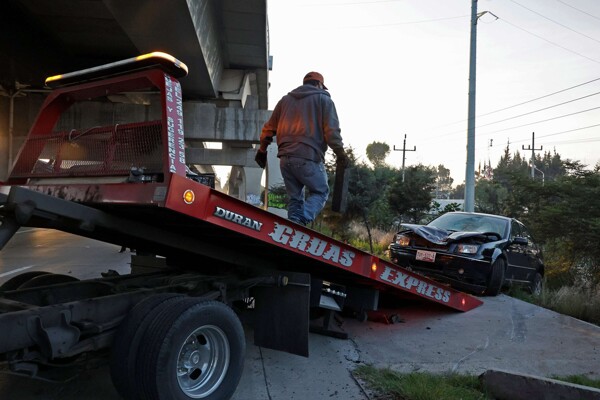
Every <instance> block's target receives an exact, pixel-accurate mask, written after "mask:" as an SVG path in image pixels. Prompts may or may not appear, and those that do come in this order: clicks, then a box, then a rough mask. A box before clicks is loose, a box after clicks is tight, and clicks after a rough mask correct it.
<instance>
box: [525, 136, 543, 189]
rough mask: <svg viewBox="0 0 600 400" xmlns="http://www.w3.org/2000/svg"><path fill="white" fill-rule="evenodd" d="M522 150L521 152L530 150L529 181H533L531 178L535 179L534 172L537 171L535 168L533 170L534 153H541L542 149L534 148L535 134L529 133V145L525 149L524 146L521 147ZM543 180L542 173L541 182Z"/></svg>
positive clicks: (541, 147)
mask: <svg viewBox="0 0 600 400" xmlns="http://www.w3.org/2000/svg"><path fill="white" fill-rule="evenodd" d="M522 148H523V150H531V179H533V178H535V170H536V169H537V168H535V152H536V151H542V150H543V149H544V146H540V148H539V149H536V148H535V132H531V145H527V148H525V145H523V146H522ZM538 171H539V170H538ZM540 172H542V171H540ZM543 180H544V178H543V173H542V181H543Z"/></svg>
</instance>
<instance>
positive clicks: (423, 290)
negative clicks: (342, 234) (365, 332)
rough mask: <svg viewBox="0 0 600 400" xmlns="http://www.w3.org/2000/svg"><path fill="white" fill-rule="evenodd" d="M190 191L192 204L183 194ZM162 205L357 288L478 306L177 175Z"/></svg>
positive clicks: (460, 307) (458, 306)
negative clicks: (298, 258) (342, 277)
mask: <svg viewBox="0 0 600 400" xmlns="http://www.w3.org/2000/svg"><path fill="white" fill-rule="evenodd" d="M190 191H191V192H192V193H193V201H189V199H190V198H191V197H190V195H189V194H188V195H187V196H186V192H190ZM186 199H187V201H186ZM165 207H167V208H169V209H172V210H174V211H177V212H179V213H182V214H185V215H188V216H189V217H191V218H197V219H202V220H205V221H207V222H210V223H212V224H215V225H218V226H222V227H224V228H227V229H231V230H234V231H236V232H237V233H238V234H239V235H245V236H249V237H252V238H255V239H258V240H260V241H262V242H264V243H267V244H269V245H272V246H277V247H279V248H283V249H286V250H288V251H290V252H293V253H296V254H300V255H302V256H303V257H308V258H311V259H313V260H316V261H318V262H319V263H322V264H323V267H327V268H331V267H333V268H337V269H340V270H342V271H344V272H345V273H346V274H347V275H348V276H353V277H356V279H360V280H361V284H365V283H366V284H367V285H371V286H384V287H387V288H392V289H394V290H399V291H402V292H407V293H410V294H412V295H415V296H418V297H421V298H425V299H427V300H430V301H433V302H436V303H439V304H442V305H444V306H447V307H450V308H453V309H455V310H460V311H468V310H471V309H473V308H475V307H477V306H479V305H481V304H482V301H481V300H479V299H477V298H476V297H473V296H470V295H468V294H465V293H462V292H459V291H457V290H454V289H452V288H450V287H447V286H444V285H441V284H440V283H439V282H436V281H434V280H431V279H428V278H426V277H424V276H421V275H419V274H416V273H414V272H412V271H408V270H406V269H403V268H400V267H398V266H397V265H394V264H392V263H390V262H388V261H385V260H382V259H380V258H379V257H376V256H373V255H371V254H369V253H366V252H363V251H361V250H359V249H357V248H354V247H352V246H350V245H348V244H345V243H342V242H340V241H337V240H335V239H332V238H330V237H328V236H325V235H322V234H321V233H319V232H315V231H313V230H311V229H308V228H306V227H303V226H300V225H297V224H294V223H292V222H290V221H288V220H287V219H284V218H281V217H279V216H277V215H275V214H272V213H270V212H267V211H265V210H262V209H260V208H257V207H255V206H252V205H250V204H247V203H245V202H243V201H240V200H238V199H235V198H233V197H230V196H227V195H225V194H223V193H221V192H218V191H216V190H213V189H210V188H209V187H206V186H203V185H200V184H198V183H196V182H193V181H191V180H189V179H186V178H183V177H180V176H176V175H174V176H173V177H172V178H171V179H170V186H169V190H168V194H167V200H166V203H165ZM282 261H283V262H285V260H282ZM308 272H310V271H308ZM312 272H318V271H312ZM362 278H367V279H362Z"/></svg>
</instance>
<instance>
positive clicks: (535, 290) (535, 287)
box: [529, 271, 543, 296]
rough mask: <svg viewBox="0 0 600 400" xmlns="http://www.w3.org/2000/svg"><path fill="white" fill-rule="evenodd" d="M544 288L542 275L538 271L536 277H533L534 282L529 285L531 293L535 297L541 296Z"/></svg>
mask: <svg viewBox="0 0 600 400" xmlns="http://www.w3.org/2000/svg"><path fill="white" fill-rule="evenodd" d="M542 287H543V278H542V274H540V273H539V272H537V271H536V273H535V276H534V277H533V280H532V281H531V283H530V284H529V292H530V293H531V294H532V295H534V296H539V295H540V294H542Z"/></svg>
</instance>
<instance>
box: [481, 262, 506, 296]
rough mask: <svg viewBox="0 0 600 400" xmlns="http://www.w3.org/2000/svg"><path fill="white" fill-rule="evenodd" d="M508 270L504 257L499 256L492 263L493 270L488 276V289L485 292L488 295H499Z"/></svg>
mask: <svg viewBox="0 0 600 400" xmlns="http://www.w3.org/2000/svg"><path fill="white" fill-rule="evenodd" d="M505 270H506V262H505V261H504V259H502V258H498V259H497V260H496V261H494V263H493V264H492V272H491V273H490V277H489V278H488V283H487V289H486V290H485V294H486V295H488V296H497V295H498V294H499V293H500V290H501V289H502V285H503V284H504V272H505Z"/></svg>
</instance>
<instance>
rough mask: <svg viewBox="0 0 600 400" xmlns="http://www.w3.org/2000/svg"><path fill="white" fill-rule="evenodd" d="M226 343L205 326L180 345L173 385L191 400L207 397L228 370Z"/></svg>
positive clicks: (222, 336)
mask: <svg viewBox="0 0 600 400" xmlns="http://www.w3.org/2000/svg"><path fill="white" fill-rule="evenodd" d="M230 358H231V351H230V348H229V340H227V336H226V335H225V332H223V330H221V328H219V327H217V326H214V325H205V326H202V327H200V328H198V329H196V330H195V331H194V332H193V333H192V334H191V335H189V336H188V337H187V339H186V340H185V341H184V343H183V345H182V346H181V349H180V350H179V355H178V357H177V382H178V383H179V387H180V388H181V390H182V391H183V392H184V393H185V394H186V395H187V396H188V397H191V398H196V399H198V398H204V397H207V396H210V394H211V393H213V392H214V391H215V390H216V389H217V388H218V387H219V385H220V384H221V382H223V379H224V378H225V374H226V373H227V370H228V369H229V361H230Z"/></svg>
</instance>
